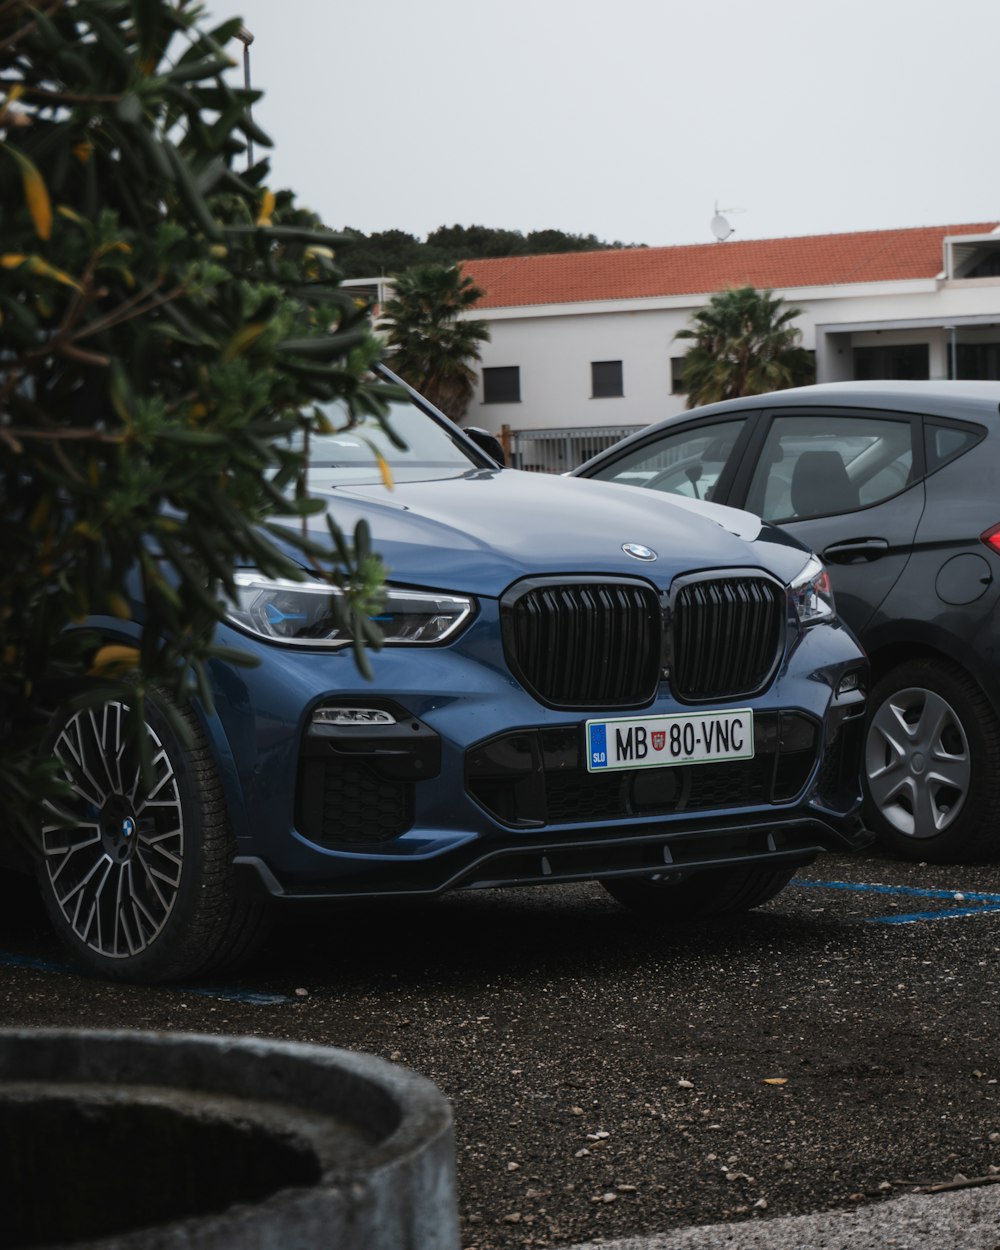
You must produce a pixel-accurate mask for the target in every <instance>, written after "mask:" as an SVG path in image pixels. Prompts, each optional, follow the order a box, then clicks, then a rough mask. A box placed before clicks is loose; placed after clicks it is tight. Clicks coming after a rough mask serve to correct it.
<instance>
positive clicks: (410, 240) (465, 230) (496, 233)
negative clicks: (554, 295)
mask: <svg viewBox="0 0 1000 1250" xmlns="http://www.w3.org/2000/svg"><path fill="white" fill-rule="evenodd" d="M645 246H646V244H645V243H620V242H618V241H615V242H614V243H607V242H604V241H603V240H601V239H598V238H597V236H596V235H593V234H566V233H565V232H564V231H562V230H529V231H528V233H527V234H522V232H521V231H520V230H502V229H497V228H494V227H492V226H457V225H456V226H439V227H438V228H437V229H436V230H432V231H431V233H430V234H429V235H428V236H427V238H426V239H424V240H423V241H421V240H420V239H418V238H416V236H415V235H412V234H409V233H407V231H405V230H376V231H373V232H372V233H371V234H365V232H364V231H363V230H358V229H357V228H356V227H353V226H345V227H344V229H343V231H342V232H341V238H340V240H339V241H338V244H337V265H338V268H339V269H340V271H341V273H342V274H343V276H344V277H345V278H369V277H377V276H378V275H380V274H395V273H401V272H402V271H403V270H404V269H412V268H413V267H415V266H417V265H455V264H457V263H458V262H459V261H462V260H481V259H483V258H485V257H493V256H541V255H546V254H548V253H555V252H601V251H613V250H618V249H621V248H627V247H645Z"/></svg>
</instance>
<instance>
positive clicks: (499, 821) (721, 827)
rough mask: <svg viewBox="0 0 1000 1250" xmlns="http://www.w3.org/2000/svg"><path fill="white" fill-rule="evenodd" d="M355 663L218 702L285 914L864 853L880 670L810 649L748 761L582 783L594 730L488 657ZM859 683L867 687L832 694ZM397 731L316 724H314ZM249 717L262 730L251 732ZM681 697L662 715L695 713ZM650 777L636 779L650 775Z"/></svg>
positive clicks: (260, 855)
mask: <svg viewBox="0 0 1000 1250" xmlns="http://www.w3.org/2000/svg"><path fill="white" fill-rule="evenodd" d="M346 659H347V658H346V657H338V658H333V659H331V658H330V657H323V656H317V655H310V654H303V653H297V654H289V653H282V655H281V656H280V664H276V662H275V661H276V657H275V655H274V653H273V652H272V653H271V654H270V655H269V656H268V657H267V661H268V662H267V663H266V664H265V665H262V666H261V667H260V668H259V669H257V670H256V672H255V673H250V674H249V675H248V676H247V677H246V678H244V679H243V680H246V681H247V682H248V686H247V688H246V689H245V691H244V692H243V693H242V695H241V697H240V698H239V699H238V700H233V699H232V694H233V688H232V685H231V683H232V679H233V676H234V672H233V670H231V669H230V670H228V672H227V676H228V679H229V681H230V687H229V688H228V689H224V688H222V687H220V690H219V692H218V695H217V707H218V708H219V713H218V715H217V723H216V724H215V725H214V726H210V729H214V732H215V733H216V736H217V738H218V740H219V741H218V747H219V749H218V754H219V755H220V757H222V758H223V760H224V761H225V764H226V766H225V767H224V768H223V774H224V778H228V784H229V786H230V796H229V798H230V802H229V807H230V812H231V813H232V817H233V821H234V826H235V829H236V833H237V837H238V848H239V849H238V855H237V859H236V869H237V873H238V876H239V879H240V880H241V882H242V883H243V885H244V887H245V888H246V889H247V890H249V891H251V892H253V893H256V894H264V895H266V896H269V897H271V898H274V899H277V900H282V901H289V902H292V901H296V900H318V899H343V898H372V897H387V896H417V897H420V896H433V895H437V894H441V893H444V892H447V891H451V890H460V889H483V888H487V887H493V886H511V885H529V884H540V883H555V882H568V881H584V880H595V879H597V880H600V879H610V878H615V877H627V876H638V875H642V876H649V875H652V874H661V875H664V876H673V877H678V876H684V875H687V874H689V873H691V872H694V871H698V870H702V869H706V868H720V867H726V866H732V865H738V864H748V865H749V864H753V865H770V866H775V867H778V866H797V865H802V864H807V863H809V862H811V860H812V859H813V858H815V856H816V855H817V854H819V853H820V852H822V851H824V850H853V849H857V848H860V847H861V846H863V845H865V844H866V843H867V841H868V838H867V835H866V834H865V833H864V832H863V830H862V828H861V825H860V821H859V816H858V813H859V809H860V799H861V795H860V784H859V763H860V751H861V733H862V726H863V721H864V710H865V705H864V694H863V689H864V686H865V684H866V662H865V661H864V659H863V657H861V655H860V653H859V652H858V649H857V647H856V645H855V643H854V642H853V640H852V639H851V637H850V635H849V634H848V633H847V632H846V631H843V630H833V629H823V630H817V631H809V632H807V634H806V635H805V636H804V638H803V639H802V641H801V643H800V644H799V646H798V647H797V648H796V649H795V651H794V654H792V655H791V656H789V657H786V664H785V666H784V668H783V670H782V671H781V672H780V673H779V674H778V675H777V676H776V678H775V680H774V681H773V682H772V684H771V685H770V686H769V688H768V689H767V690H766V691H765V692H764V693H763V694H762V695H760V696H758V697H756V698H754V699H751V700H742V701H741V704H745V705H747V706H750V707H752V708H753V710H754V721H755V755H754V758H753V759H752V760H740V761H729V762H717V763H712V764H698V765H686V766H682V767H680V768H671V769H643V770H636V771H635V774H634V775H633V774H632V773H631V770H623V771H622V772H617V773H614V774H611V775H610V776H609V775H600V774H591V773H588V772H587V770H586V767H585V764H584V755H583V751H584V730H583V725H584V722H585V721H586V719H587V717H588V716H589V715H599V714H600V710H599V709H595V710H594V711H593V712H590V711H589V710H585V711H583V712H566V711H559V710H556V709H551V708H545V707H542V706H540V705H539V703H538V702H537V701H536V700H534V699H533V698H531V696H530V695H528V694H527V693H526V692H525V691H524V690H523V688H521V687H520V686H518V685H517V684H516V683H514V682H513V681H512V680H511V678H510V675H509V674H508V673H506V672H504V671H503V670H500V669H495V668H494V669H491V668H489V667H488V666H486V665H484V664H483V663H481V662H480V660H479V658H478V657H477V656H475V655H460V654H456V653H455V652H451V653H450V654H449V653H447V652H444V651H436V652H427V653H424V654H423V655H421V656H420V661H419V663H417V662H416V661H415V660H414V657H413V654H412V652H403V651H396V652H393V653H388V652H383V653H382V654H381V655H380V656H378V657H377V659H376V678H377V686H375V687H373V686H372V685H368V684H366V683H365V682H363V681H362V680H361V679H360V678H358V677H357V676H356V674H355V672H354V670H353V667H352V665H351V663H350V661H349V660H348V661H347V662H346V663H345V662H343V661H344V660H346ZM850 674H857V675H858V677H859V687H860V688H858V689H853V690H851V689H848V690H844V691H842V692H841V693H838V689H839V688H840V687H841V686H842V685H843V684H844V679H845V677H847V676H848V675H850ZM318 687H319V688H318ZM333 705H340V706H366V707H381V708H387V709H390V710H391V711H392V712H393V715H394V719H395V724H389V725H386V726H381V725H379V726H355V725H352V726H348V727H335V728H331V727H330V726H329V725H327V724H319V725H314V724H313V713H314V712H315V711H316V709H317V708H319V707H330V706H333ZM249 709H252V710H253V721H252V732H251V731H250V729H249V727H248V723H247V714H248V710H249ZM683 710H684V709H683V708H682V707H679V706H678V704H677V703H676V702H675V701H673V700H672V698H671V697H670V696H669V694H668V693H664V694H662V695H661V697H660V698H658V699H657V701H656V703H655V704H654V706H653V707H652V708H651V709H650V711H651V712H654V713H675V712H677V711H683ZM640 774H641V775H640Z"/></svg>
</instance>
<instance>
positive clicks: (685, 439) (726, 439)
mask: <svg viewBox="0 0 1000 1250" xmlns="http://www.w3.org/2000/svg"><path fill="white" fill-rule="evenodd" d="M744 420H745V418H742V417H741V418H740V419H739V420H735V421H718V422H716V423H715V424H713V425H707V426H706V425H700V426H698V427H697V428H692V427H690V426H687V427H685V428H684V429H682V430H677V431H676V432H675V433H672V434H667V435H665V436H664V437H663V438H659V439H656V440H652V441H650V442H646V443H643V444H642V446H640V447H636V448H635V449H634V450H633V451H630V452H627V453H626V454H625V455H623V456H621V457H620V458H619V459H617V460H615V461H613V462H612V463H610V464H606V465H604V466H603V467H602V468H601V469H600V470H599V471H598V472H597V473H595V474H594V477H597V478H600V479H601V480H602V481H605V482H619V483H621V484H622V485H624V486H644V487H646V488H647V489H649V490H662V491H667V492H669V493H670V494H674V495H686V496H687V497H688V498H689V499H711V498H712V491H713V489H714V487H715V484H716V482H717V481H718V480H719V475H720V474H721V473H722V470H723V468H724V467H725V464H726V460H727V458H728V457H729V454H730V452H731V451H732V450H733V446H734V445H735V443H736V440H737V438H738V437H739V435H740V431H741V430H742V429H743V422H744Z"/></svg>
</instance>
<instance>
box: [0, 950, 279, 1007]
mask: <svg viewBox="0 0 1000 1250" xmlns="http://www.w3.org/2000/svg"><path fill="white" fill-rule="evenodd" d="M0 967H4V968H30V969H31V971H32V972H55V973H58V974H60V975H62V976H71V977H81V978H83V979H87V980H100V978H98V977H93V978H92V977H91V976H90V974H89V973H87V972H85V971H84V969H82V968H80V967H78V965H76V964H72V963H63V962H62V961H61V960H57V959H39V958H38V956H37V955H16V954H14V952H13V951H0ZM163 988H164V989H168V990H172V991H173V992H174V993H175V994H197V995H199V996H200V997H202V998H220V999H223V1000H224V1001H225V1002H228V1003H249V1004H251V1005H253V1006H263V1007H270V1006H276V1005H277V1006H281V1005H283V1004H285V1003H292V1002H295V1001H296V1000H295V999H294V998H292V996H291V995H290V994H270V993H266V992H265V991H263V990H239V989H232V988H229V987H227V986H223V985H165V986H164V987H163Z"/></svg>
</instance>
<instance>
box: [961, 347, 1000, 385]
mask: <svg viewBox="0 0 1000 1250" xmlns="http://www.w3.org/2000/svg"><path fill="white" fill-rule="evenodd" d="M956 348H957V355H958V376H959V377H960V378H976V379H979V380H982V381H987V382H993V381H996V380H997V379H998V378H1000V343H958V344H956ZM948 376H949V377H950V376H951V353H950V352H949V353H948Z"/></svg>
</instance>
